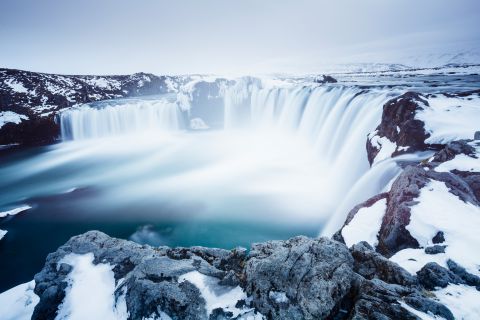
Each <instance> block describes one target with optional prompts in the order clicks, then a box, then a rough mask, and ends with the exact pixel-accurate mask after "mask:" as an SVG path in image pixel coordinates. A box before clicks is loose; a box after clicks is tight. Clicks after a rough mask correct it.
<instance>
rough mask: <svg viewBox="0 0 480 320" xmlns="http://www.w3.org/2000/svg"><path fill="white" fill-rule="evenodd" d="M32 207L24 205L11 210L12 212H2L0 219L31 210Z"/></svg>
mask: <svg viewBox="0 0 480 320" xmlns="http://www.w3.org/2000/svg"><path fill="white" fill-rule="evenodd" d="M31 208H32V207H30V206H29V205H24V206H21V207H18V208H15V209H12V210H8V211H3V212H0V218H4V217H6V216H14V215H16V214H18V213H20V212H22V211H25V210H28V209H31Z"/></svg>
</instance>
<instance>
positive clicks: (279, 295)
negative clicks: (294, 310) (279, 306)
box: [268, 291, 290, 303]
mask: <svg viewBox="0 0 480 320" xmlns="http://www.w3.org/2000/svg"><path fill="white" fill-rule="evenodd" d="M268 297H269V298H270V299H272V300H274V301H275V302H276V303H288V302H289V301H290V299H288V297H287V295H286V294H285V292H280V291H270V292H269V293H268Z"/></svg>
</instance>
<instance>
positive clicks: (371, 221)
mask: <svg viewBox="0 0 480 320" xmlns="http://www.w3.org/2000/svg"><path fill="white" fill-rule="evenodd" d="M386 209H387V199H380V200H378V201H377V202H375V203H374V204H373V205H372V206H370V207H365V208H361V209H360V210H358V212H357V214H356V215H355V216H354V217H353V219H352V220H351V221H350V223H349V224H347V225H346V226H345V227H344V228H343V229H342V237H343V239H344V240H345V243H346V245H347V246H348V247H351V246H352V245H354V244H356V243H359V242H361V241H366V242H368V243H369V244H370V245H371V246H373V247H375V246H376V245H377V244H378V237H377V236H378V232H379V231H380V227H381V225H382V218H383V216H384V215H385V210H386Z"/></svg>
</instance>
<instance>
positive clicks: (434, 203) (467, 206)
mask: <svg viewBox="0 0 480 320" xmlns="http://www.w3.org/2000/svg"><path fill="white" fill-rule="evenodd" d="M416 201H418V204H416V205H414V206H412V207H411V210H410V211H411V215H410V223H409V224H408V225H407V226H406V229H407V230H408V231H409V233H410V234H411V235H412V237H414V238H415V239H416V240H417V241H418V243H419V245H420V246H421V247H426V246H429V245H432V244H433V243H432V238H433V237H434V236H435V235H436V234H437V232H439V231H443V233H444V237H445V242H444V243H443V244H444V245H447V247H446V249H445V256H446V257H448V258H450V259H452V260H453V261H455V262H457V263H459V264H460V265H462V266H463V267H464V268H466V269H467V270H468V272H470V273H473V274H476V275H480V271H479V267H480V250H478V248H479V246H480V233H479V232H478V226H480V208H479V207H477V206H475V205H473V204H471V203H468V202H463V201H462V200H461V199H460V198H458V197H457V196H455V195H454V194H452V193H450V192H449V190H448V188H447V186H446V185H445V183H444V182H441V181H436V180H431V181H430V182H429V183H428V184H427V185H426V186H425V187H424V188H422V189H421V190H420V195H419V197H418V198H417V199H416ZM467 253H468V254H467ZM435 256H438V255H432V256H431V259H437V257H435ZM434 257H435V258H434Z"/></svg>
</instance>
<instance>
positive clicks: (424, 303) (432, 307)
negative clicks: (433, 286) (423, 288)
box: [404, 293, 455, 320]
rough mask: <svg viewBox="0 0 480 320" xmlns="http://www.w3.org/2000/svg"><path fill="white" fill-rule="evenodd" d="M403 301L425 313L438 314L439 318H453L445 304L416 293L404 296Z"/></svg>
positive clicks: (452, 319)
mask: <svg viewBox="0 0 480 320" xmlns="http://www.w3.org/2000/svg"><path fill="white" fill-rule="evenodd" d="M404 301H405V303H407V304H408V305H409V306H411V307H412V308H414V309H417V310H419V311H421V312H424V313H427V314H428V313H432V314H434V315H436V316H439V317H440V318H443V319H447V320H455V317H454V316H453V314H452V312H451V311H450V310H449V309H448V308H447V307H446V306H444V305H443V304H440V303H438V302H436V301H434V300H432V299H428V298H426V297H425V296H422V295H419V294H417V293H413V294H410V295H409V296H407V297H405V298H404Z"/></svg>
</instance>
